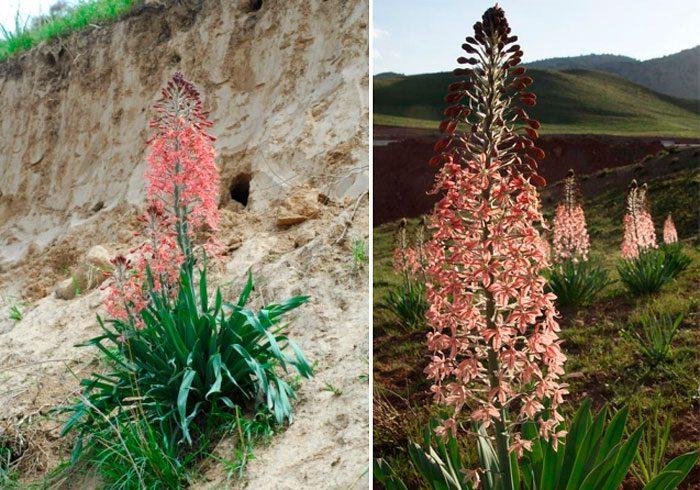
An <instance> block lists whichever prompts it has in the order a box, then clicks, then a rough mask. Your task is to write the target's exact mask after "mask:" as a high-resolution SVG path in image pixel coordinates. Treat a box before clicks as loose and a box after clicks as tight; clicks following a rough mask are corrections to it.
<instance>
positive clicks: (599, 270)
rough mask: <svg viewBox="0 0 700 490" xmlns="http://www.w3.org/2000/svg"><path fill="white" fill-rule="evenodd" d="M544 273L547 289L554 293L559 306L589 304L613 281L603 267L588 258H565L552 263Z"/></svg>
mask: <svg viewBox="0 0 700 490" xmlns="http://www.w3.org/2000/svg"><path fill="white" fill-rule="evenodd" d="M546 274H547V280H548V283H547V286H548V289H549V290H550V291H551V292H553V293H554V294H556V296H557V304H558V305H559V306H560V307H567V306H572V307H581V306H586V305H589V304H591V303H593V302H594V301H595V299H596V298H597V297H598V295H599V294H600V292H601V291H602V290H603V289H605V288H606V287H608V286H609V285H611V284H612V283H613V282H614V281H612V280H611V279H610V278H609V277H608V273H607V271H606V270H605V269H604V268H603V267H601V266H599V265H597V264H595V263H593V262H592V261H590V260H585V261H577V262H574V261H572V260H566V261H564V262H562V263H560V264H555V265H553V266H552V268H551V269H550V270H549V271H548V272H547V273H546Z"/></svg>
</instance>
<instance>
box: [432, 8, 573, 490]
mask: <svg viewBox="0 0 700 490" xmlns="http://www.w3.org/2000/svg"><path fill="white" fill-rule="evenodd" d="M510 32H511V29H510V27H509V25H508V21H507V20H506V18H505V15H504V12H503V10H502V9H501V8H500V7H498V6H496V7H493V8H490V9H488V10H487V11H486V12H485V13H484V15H483V17H482V21H481V22H477V23H476V24H475V25H474V36H473V37H467V38H466V40H467V42H466V43H465V44H463V45H462V48H463V49H464V50H465V51H466V52H467V53H469V54H471V55H473V56H472V57H470V58H466V57H462V58H460V59H459V60H458V62H459V63H462V64H467V65H470V68H467V69H461V68H460V69H457V70H455V75H457V76H458V77H465V78H464V79H463V80H460V81H458V82H456V83H453V84H452V85H450V87H449V90H450V92H449V94H448V95H447V98H446V100H447V101H448V102H451V103H459V102H460V101H461V100H463V99H466V101H467V104H468V105H461V104H457V105H452V106H450V107H448V108H447V109H446V110H445V115H446V116H447V117H448V118H447V119H446V120H445V121H443V123H442V124H441V125H440V130H441V131H442V132H444V133H445V134H446V136H445V137H444V138H443V139H441V140H440V141H438V143H437V144H436V145H435V150H436V152H437V153H438V154H437V155H436V156H435V157H434V158H433V159H431V162H430V163H431V164H432V165H439V166H441V168H440V170H439V172H438V174H437V177H436V183H435V187H434V188H433V192H436V193H437V192H442V193H443V197H442V198H441V199H440V200H439V202H438V203H437V204H436V206H435V210H434V211H433V214H432V216H431V226H432V228H433V236H432V239H431V240H430V241H429V242H428V244H427V246H426V255H427V267H426V274H427V277H428V285H427V290H428V301H429V303H430V309H429V311H428V315H427V317H428V321H429V323H430V324H431V325H432V327H433V332H431V333H429V334H428V348H429V349H430V351H431V352H432V355H431V361H430V364H429V365H428V367H427V368H426V369H425V372H426V374H427V376H428V378H429V379H430V380H432V382H433V386H432V388H431V390H432V392H433V394H434V396H435V399H436V401H437V402H438V403H441V404H444V405H449V406H451V407H453V409H454V410H453V415H452V417H450V418H449V419H447V420H445V421H444V422H443V423H442V425H441V426H440V427H439V428H438V429H437V432H438V434H441V435H454V434H456V433H457V432H458V430H460V425H459V421H460V420H461V419H460V414H461V413H462V412H463V411H464V412H466V414H467V418H468V419H469V420H471V421H473V422H476V423H478V424H481V427H482V428H483V429H485V430H487V434H488V437H489V438H491V439H494V440H495V446H496V448H497V455H498V460H499V463H500V478H501V481H502V482H503V483H504V486H505V488H510V487H511V484H512V470H513V467H512V465H511V459H510V455H509V453H514V454H516V455H521V454H522V452H523V450H528V449H530V447H531V442H530V441H529V440H527V439H525V438H523V437H522V435H521V433H520V430H519V427H520V426H521V425H522V423H524V422H526V421H528V420H530V421H536V422H537V424H538V427H539V432H540V434H541V436H542V437H543V438H545V439H546V440H549V441H551V443H552V445H553V446H554V447H556V446H557V442H558V440H559V438H560V437H562V435H563V432H561V431H560V430H559V425H560V422H561V420H562V418H561V416H560V415H559V413H558V411H557V408H558V406H559V404H560V403H561V402H562V401H563V396H564V395H565V394H566V393H567V389H566V387H567V386H566V384H564V383H562V382H561V381H560V376H561V375H562V374H563V372H564V371H563V363H564V360H565V359H566V358H565V356H564V354H563V352H562V350H561V341H560V340H559V339H558V336H557V332H558V331H559V325H558V324H557V321H556V316H557V311H556V309H555V307H554V303H553V302H554V299H555V296H554V295H553V294H551V293H546V292H545V291H544V287H545V282H546V281H545V279H544V278H543V277H542V276H541V274H540V271H541V265H542V263H544V261H545V257H544V255H543V250H542V247H541V243H540V235H539V232H538V230H537V228H536V224H537V223H541V222H542V215H541V213H540V202H539V196H538V193H537V190H536V187H535V186H536V185H543V184H544V179H542V178H541V177H540V176H539V175H538V174H537V171H536V169H537V159H539V158H543V157H544V152H543V151H542V150H541V149H539V148H537V147H536V146H535V143H534V141H535V139H536V138H537V137H538V134H537V129H538V128H539V123H538V122H537V121H536V120H534V119H532V118H530V117H529V116H528V114H527V112H526V111H525V109H524V108H523V106H533V105H535V103H536V96H535V94H533V93H530V92H526V91H525V89H526V87H527V86H528V85H530V84H531V83H532V79H531V78H530V77H527V76H523V74H524V71H525V69H524V68H522V67H517V65H518V64H519V62H520V59H521V57H522V54H523V52H522V50H521V49H520V46H518V45H517V44H514V43H515V41H516V40H517V37H516V36H512V35H511V34H510Z"/></svg>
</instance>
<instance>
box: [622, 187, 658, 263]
mask: <svg viewBox="0 0 700 490" xmlns="http://www.w3.org/2000/svg"><path fill="white" fill-rule="evenodd" d="M623 225H624V228H625V230H624V235H623V238H622V245H621V255H622V258H624V259H636V258H638V257H639V255H640V254H642V253H644V251H646V250H649V249H653V248H657V244H656V231H655V230H654V220H653V219H652V217H651V213H649V204H648V202H647V185H646V184H643V185H641V186H640V185H638V184H637V181H636V180H632V183H631V184H630V186H629V190H628V193H627V213H626V214H625V217H624V218H623Z"/></svg>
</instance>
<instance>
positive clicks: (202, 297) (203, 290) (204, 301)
mask: <svg viewBox="0 0 700 490" xmlns="http://www.w3.org/2000/svg"><path fill="white" fill-rule="evenodd" d="M199 304H200V305H201V308H202V311H203V312H204V313H206V312H207V311H209V294H207V268H206V267H202V270H201V271H200V273H199Z"/></svg>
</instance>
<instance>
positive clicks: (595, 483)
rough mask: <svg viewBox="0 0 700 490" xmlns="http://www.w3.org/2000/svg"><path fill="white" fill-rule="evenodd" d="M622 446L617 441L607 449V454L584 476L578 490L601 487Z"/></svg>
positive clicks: (593, 489) (596, 489)
mask: <svg viewBox="0 0 700 490" xmlns="http://www.w3.org/2000/svg"><path fill="white" fill-rule="evenodd" d="M621 448H622V443H619V444H618V445H616V446H615V447H613V448H612V449H611V450H610V451H608V454H607V456H606V457H605V458H604V459H603V461H601V462H600V463H599V464H597V465H596V466H595V467H593V469H592V470H591V471H590V472H589V473H588V474H587V475H586V478H585V479H584V480H583V482H582V483H581V486H580V487H579V490H598V489H599V488H600V487H601V484H602V482H604V481H605V479H606V478H607V477H608V475H609V474H610V472H611V471H612V469H613V466H614V465H615V462H616V461H617V454H618V453H619V452H620V449H621Z"/></svg>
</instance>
